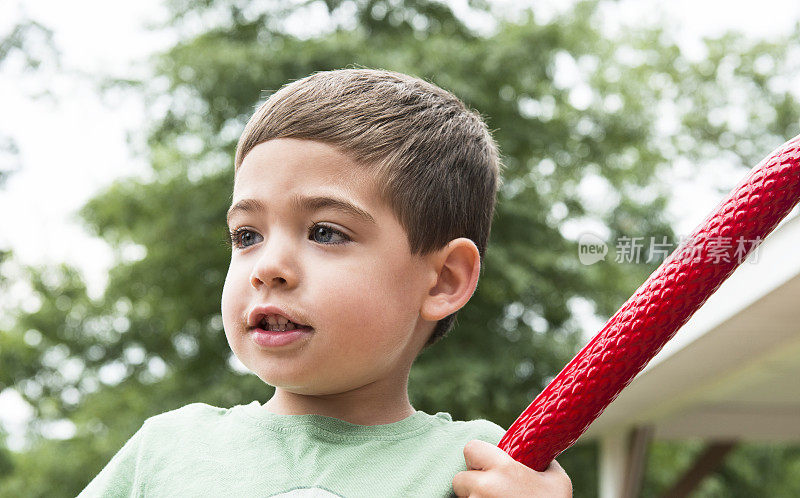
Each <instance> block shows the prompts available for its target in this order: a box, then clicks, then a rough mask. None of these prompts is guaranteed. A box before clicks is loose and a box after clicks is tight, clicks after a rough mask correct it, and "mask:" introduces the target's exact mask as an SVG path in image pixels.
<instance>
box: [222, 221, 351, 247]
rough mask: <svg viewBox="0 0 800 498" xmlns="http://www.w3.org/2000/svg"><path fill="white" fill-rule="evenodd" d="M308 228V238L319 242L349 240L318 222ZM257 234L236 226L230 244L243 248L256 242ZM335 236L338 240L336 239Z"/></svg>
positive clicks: (339, 242) (231, 234)
mask: <svg viewBox="0 0 800 498" xmlns="http://www.w3.org/2000/svg"><path fill="white" fill-rule="evenodd" d="M308 230H309V240H313V241H314V242H318V243H320V244H325V245H338V244H344V243H346V242H348V241H349V240H350V237H348V236H347V235H345V234H344V233H342V232H341V231H339V230H336V229H335V228H333V227H330V226H328V225H323V224H320V223H313V224H312V225H311V226H310V227H308ZM257 236H258V233H256V232H254V231H253V230H250V229H249V228H244V227H242V228H237V229H236V230H233V231H231V232H230V237H231V245H232V246H233V247H234V248H237V249H245V248H247V247H250V246H251V245H252V244H255V243H256V242H258V241H257V240H255V239H256V237H257ZM337 237H338V240H336V238H337Z"/></svg>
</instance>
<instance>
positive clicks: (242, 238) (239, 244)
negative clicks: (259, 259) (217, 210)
mask: <svg viewBox="0 0 800 498" xmlns="http://www.w3.org/2000/svg"><path fill="white" fill-rule="evenodd" d="M255 235H256V232H254V231H252V230H250V229H249V228H237V229H236V230H233V231H232V232H231V245H233V247H235V248H238V249H244V248H246V247H249V246H250V245H251V244H248V242H253V238H254V237H255ZM253 243H255V242H253Z"/></svg>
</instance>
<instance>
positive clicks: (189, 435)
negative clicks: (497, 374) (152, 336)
mask: <svg viewBox="0 0 800 498" xmlns="http://www.w3.org/2000/svg"><path fill="white" fill-rule="evenodd" d="M504 433H505V430H504V429H503V428H502V427H500V426H499V425H497V424H494V423H492V422H489V421H488V420H473V421H469V422H461V421H455V422H454V421H453V420H452V417H451V416H450V414H449V413H444V412H439V413H437V414H436V415H429V414H427V413H425V412H422V411H417V412H416V413H414V414H413V415H411V416H409V417H407V418H405V419H403V420H400V421H399V422H394V423H391V424H383V425H356V424H351V423H349V422H345V421H343V420H339V419H337V418H332V417H326V416H323V415H311V414H309V415H278V414H274V413H270V412H268V411H267V410H266V409H265V408H263V407H262V406H261V404H260V403H259V402H258V401H253V402H252V403H250V404H249V405H237V406H234V407H233V408H230V409H225V408H217V407H214V406H210V405H206V404H204V403H192V404H190V405H186V406H184V407H182V408H179V409H177V410H173V411H170V412H166V413H162V414H161V415H157V416H154V417H151V418H149V419H147V420H146V421H145V423H144V424H143V425H142V427H141V428H140V429H139V430H138V431H137V432H136V433H135V434H134V435H133V436H132V437H131V438H130V440H128V442H127V443H125V446H123V447H122V449H121V450H120V451H119V452H118V453H117V454H116V455H114V457H113V458H112V459H111V461H110V462H109V463H108V464H107V465H106V466H105V468H103V470H102V471H101V472H100V473H99V474H98V475H97V476H96V477H95V478H94V479H93V480H92V482H90V483H89V485H88V486H87V487H86V489H84V490H83V491H82V492H81V494H80V495H79V496H80V497H89V496H103V497H107V496H220V497H222V496H224V497H230V496H248V497H249V496H282V497H338V496H341V497H362V496H363V497H367V496H368V497H376V496H454V494H453V488H452V480H453V477H454V476H455V474H456V473H457V472H459V471H462V470H466V465H465V463H464V453H463V451H464V445H465V444H466V443H467V441H469V440H471V439H481V440H483V441H486V442H489V443H491V444H497V443H498V442H499V441H500V438H501V437H502V436H503V434H504Z"/></svg>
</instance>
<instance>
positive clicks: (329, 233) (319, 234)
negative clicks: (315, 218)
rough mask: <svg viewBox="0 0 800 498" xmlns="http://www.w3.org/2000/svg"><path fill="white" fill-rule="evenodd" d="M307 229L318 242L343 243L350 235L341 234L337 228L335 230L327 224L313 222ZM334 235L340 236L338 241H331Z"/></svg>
mask: <svg viewBox="0 0 800 498" xmlns="http://www.w3.org/2000/svg"><path fill="white" fill-rule="evenodd" d="M309 230H310V231H311V234H310V235H311V238H312V239H313V240H314V241H315V242H319V243H320V244H330V245H336V244H344V243H345V242H347V241H349V240H350V237H348V236H347V235H345V234H343V233H342V232H340V231H339V230H336V229H335V228H333V227H329V226H328V225H322V224H319V223H314V224H313V225H311V226H310V227H309ZM335 235H338V236H339V237H340V240H339V242H331V238H332V237H333V236H335Z"/></svg>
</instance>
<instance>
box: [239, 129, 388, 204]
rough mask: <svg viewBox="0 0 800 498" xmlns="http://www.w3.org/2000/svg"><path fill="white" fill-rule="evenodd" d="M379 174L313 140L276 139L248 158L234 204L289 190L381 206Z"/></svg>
mask: <svg viewBox="0 0 800 498" xmlns="http://www.w3.org/2000/svg"><path fill="white" fill-rule="evenodd" d="M378 186H379V180H378V176H377V174H376V171H374V170H372V169H371V168H369V167H367V166H365V165H362V164H358V163H356V162H355V161H354V160H352V159H351V158H350V157H348V156H347V155H345V154H343V153H341V152H339V151H338V150H337V149H336V148H334V147H332V146H330V145H327V144H324V143H321V142H315V141H311V140H297V139H273V140H269V141H267V142H263V143H261V144H259V145H257V146H256V147H254V148H253V149H251V151H250V152H249V153H248V154H247V155H246V156H245V158H244V160H243V161H242V163H241V165H240V167H239V168H238V170H237V171H236V174H235V176H234V182H233V193H232V205H235V204H236V203H237V202H239V201H240V200H242V199H249V198H255V199H259V198H269V197H274V196H275V195H276V192H278V193H281V194H283V193H284V192H286V191H287V190H291V191H292V192H303V193H307V194H308V195H309V196H329V197H334V198H337V197H338V198H342V199H350V200H351V201H356V203H357V204H367V205H374V204H376V203H379V197H380V190H381V189H379V188H378Z"/></svg>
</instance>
